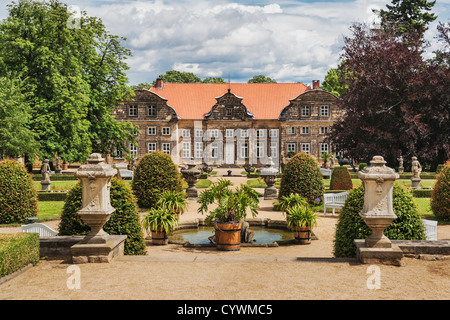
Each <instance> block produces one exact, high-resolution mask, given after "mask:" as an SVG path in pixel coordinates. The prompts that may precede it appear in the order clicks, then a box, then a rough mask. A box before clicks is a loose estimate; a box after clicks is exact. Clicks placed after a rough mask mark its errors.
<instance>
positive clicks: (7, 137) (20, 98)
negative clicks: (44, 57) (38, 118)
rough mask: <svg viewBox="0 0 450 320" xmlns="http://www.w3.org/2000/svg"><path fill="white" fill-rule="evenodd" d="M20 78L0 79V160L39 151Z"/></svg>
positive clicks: (29, 154)
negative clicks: (30, 125)
mask: <svg viewBox="0 0 450 320" xmlns="http://www.w3.org/2000/svg"><path fill="white" fill-rule="evenodd" d="M25 92H26V90H25V89H24V88H23V82H22V81H21V79H20V78H18V77H14V76H11V75H10V76H8V77H0V159H1V158H7V157H9V158H17V157H20V156H24V155H26V156H31V155H33V154H34V153H37V152H38V151H39V143H38V142H37V141H36V134H34V133H33V132H32V131H31V130H30V128H29V123H30V118H31V116H30V111H31V110H30V105H29V104H28V102H27V99H26V93H25Z"/></svg>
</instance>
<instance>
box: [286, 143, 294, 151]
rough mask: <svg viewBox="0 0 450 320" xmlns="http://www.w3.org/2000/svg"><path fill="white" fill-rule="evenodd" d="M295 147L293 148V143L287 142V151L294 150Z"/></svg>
mask: <svg viewBox="0 0 450 320" xmlns="http://www.w3.org/2000/svg"><path fill="white" fill-rule="evenodd" d="M295 149H296V148H295V143H288V144H287V152H294V153H295V152H296V150H295Z"/></svg>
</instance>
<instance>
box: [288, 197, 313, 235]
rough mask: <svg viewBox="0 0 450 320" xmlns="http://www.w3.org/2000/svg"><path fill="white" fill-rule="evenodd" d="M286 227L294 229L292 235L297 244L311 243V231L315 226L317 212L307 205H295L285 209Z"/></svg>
mask: <svg viewBox="0 0 450 320" xmlns="http://www.w3.org/2000/svg"><path fill="white" fill-rule="evenodd" d="M286 222H287V225H288V228H290V229H292V230H293V231H294V237H295V240H296V242H297V243H299V244H310V243H311V231H312V229H313V228H314V227H316V226H317V222H318V221H317V214H316V213H315V212H314V210H313V209H311V207H310V206H309V205H297V206H293V207H290V208H289V209H288V210H287V211H286Z"/></svg>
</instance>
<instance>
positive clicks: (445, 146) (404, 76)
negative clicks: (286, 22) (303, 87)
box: [330, 24, 450, 169]
mask: <svg viewBox="0 0 450 320" xmlns="http://www.w3.org/2000/svg"><path fill="white" fill-rule="evenodd" d="M351 32H352V34H351V36H349V37H347V38H346V39H345V46H344V48H343V54H342V63H341V65H340V67H339V69H340V70H339V71H340V74H342V75H344V76H342V77H341V79H340V81H341V82H342V83H343V84H345V85H346V87H347V90H346V91H345V93H344V94H342V95H341V100H340V103H341V104H342V107H343V109H344V110H345V115H344V116H343V117H342V118H341V119H340V120H339V121H338V122H337V123H336V124H335V125H334V126H333V127H332V130H331V131H332V132H331V135H330V137H331V138H330V139H331V142H332V143H333V144H336V146H337V151H339V150H343V151H344V153H345V155H346V156H348V157H349V158H352V159H354V160H356V161H360V162H366V161H367V160H368V159H370V158H371V157H372V156H374V155H377V154H382V155H383V156H384V158H385V160H387V161H388V164H389V165H391V166H395V165H397V158H398V157H399V156H400V155H402V156H403V158H405V159H411V157H412V156H417V157H419V159H421V161H423V162H424V163H427V164H429V165H431V168H432V169H433V168H436V166H437V164H439V163H444V162H445V161H446V160H447V159H448V158H450V141H449V139H450V119H449V112H450V103H449V102H450V90H449V89H448V88H450V69H449V64H448V61H449V59H448V55H449V46H450V43H449V36H448V35H449V26H448V24H440V25H439V27H438V32H439V39H440V44H441V47H440V50H439V51H438V52H435V57H434V58H433V59H431V60H426V59H425V58H424V51H425V46H426V44H425V42H424V41H423V39H422V37H421V34H420V33H419V32H417V31H415V30H414V29H413V28H411V29H410V30H409V31H408V32H404V33H402V35H398V32H396V30H395V29H394V28H384V29H371V28H369V27H368V26H366V25H363V24H355V25H353V26H352V27H351Z"/></svg>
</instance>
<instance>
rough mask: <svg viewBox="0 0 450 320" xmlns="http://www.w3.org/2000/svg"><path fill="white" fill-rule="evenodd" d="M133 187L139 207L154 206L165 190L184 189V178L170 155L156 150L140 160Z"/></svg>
mask: <svg viewBox="0 0 450 320" xmlns="http://www.w3.org/2000/svg"><path fill="white" fill-rule="evenodd" d="M132 189H133V193H134V195H135V196H136V198H137V201H138V205H139V207H141V208H154V207H155V206H156V202H158V200H159V198H160V196H161V195H162V194H163V192H164V191H175V192H181V191H182V179H181V175H180V173H179V172H178V168H177V166H176V165H175V164H174V163H173V161H172V158H171V157H170V155H168V154H166V153H163V152H161V151H156V152H152V153H148V154H146V155H145V156H144V157H142V159H141V160H140V161H139V164H138V165H137V167H136V170H135V172H134V178H133V183H132Z"/></svg>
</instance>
